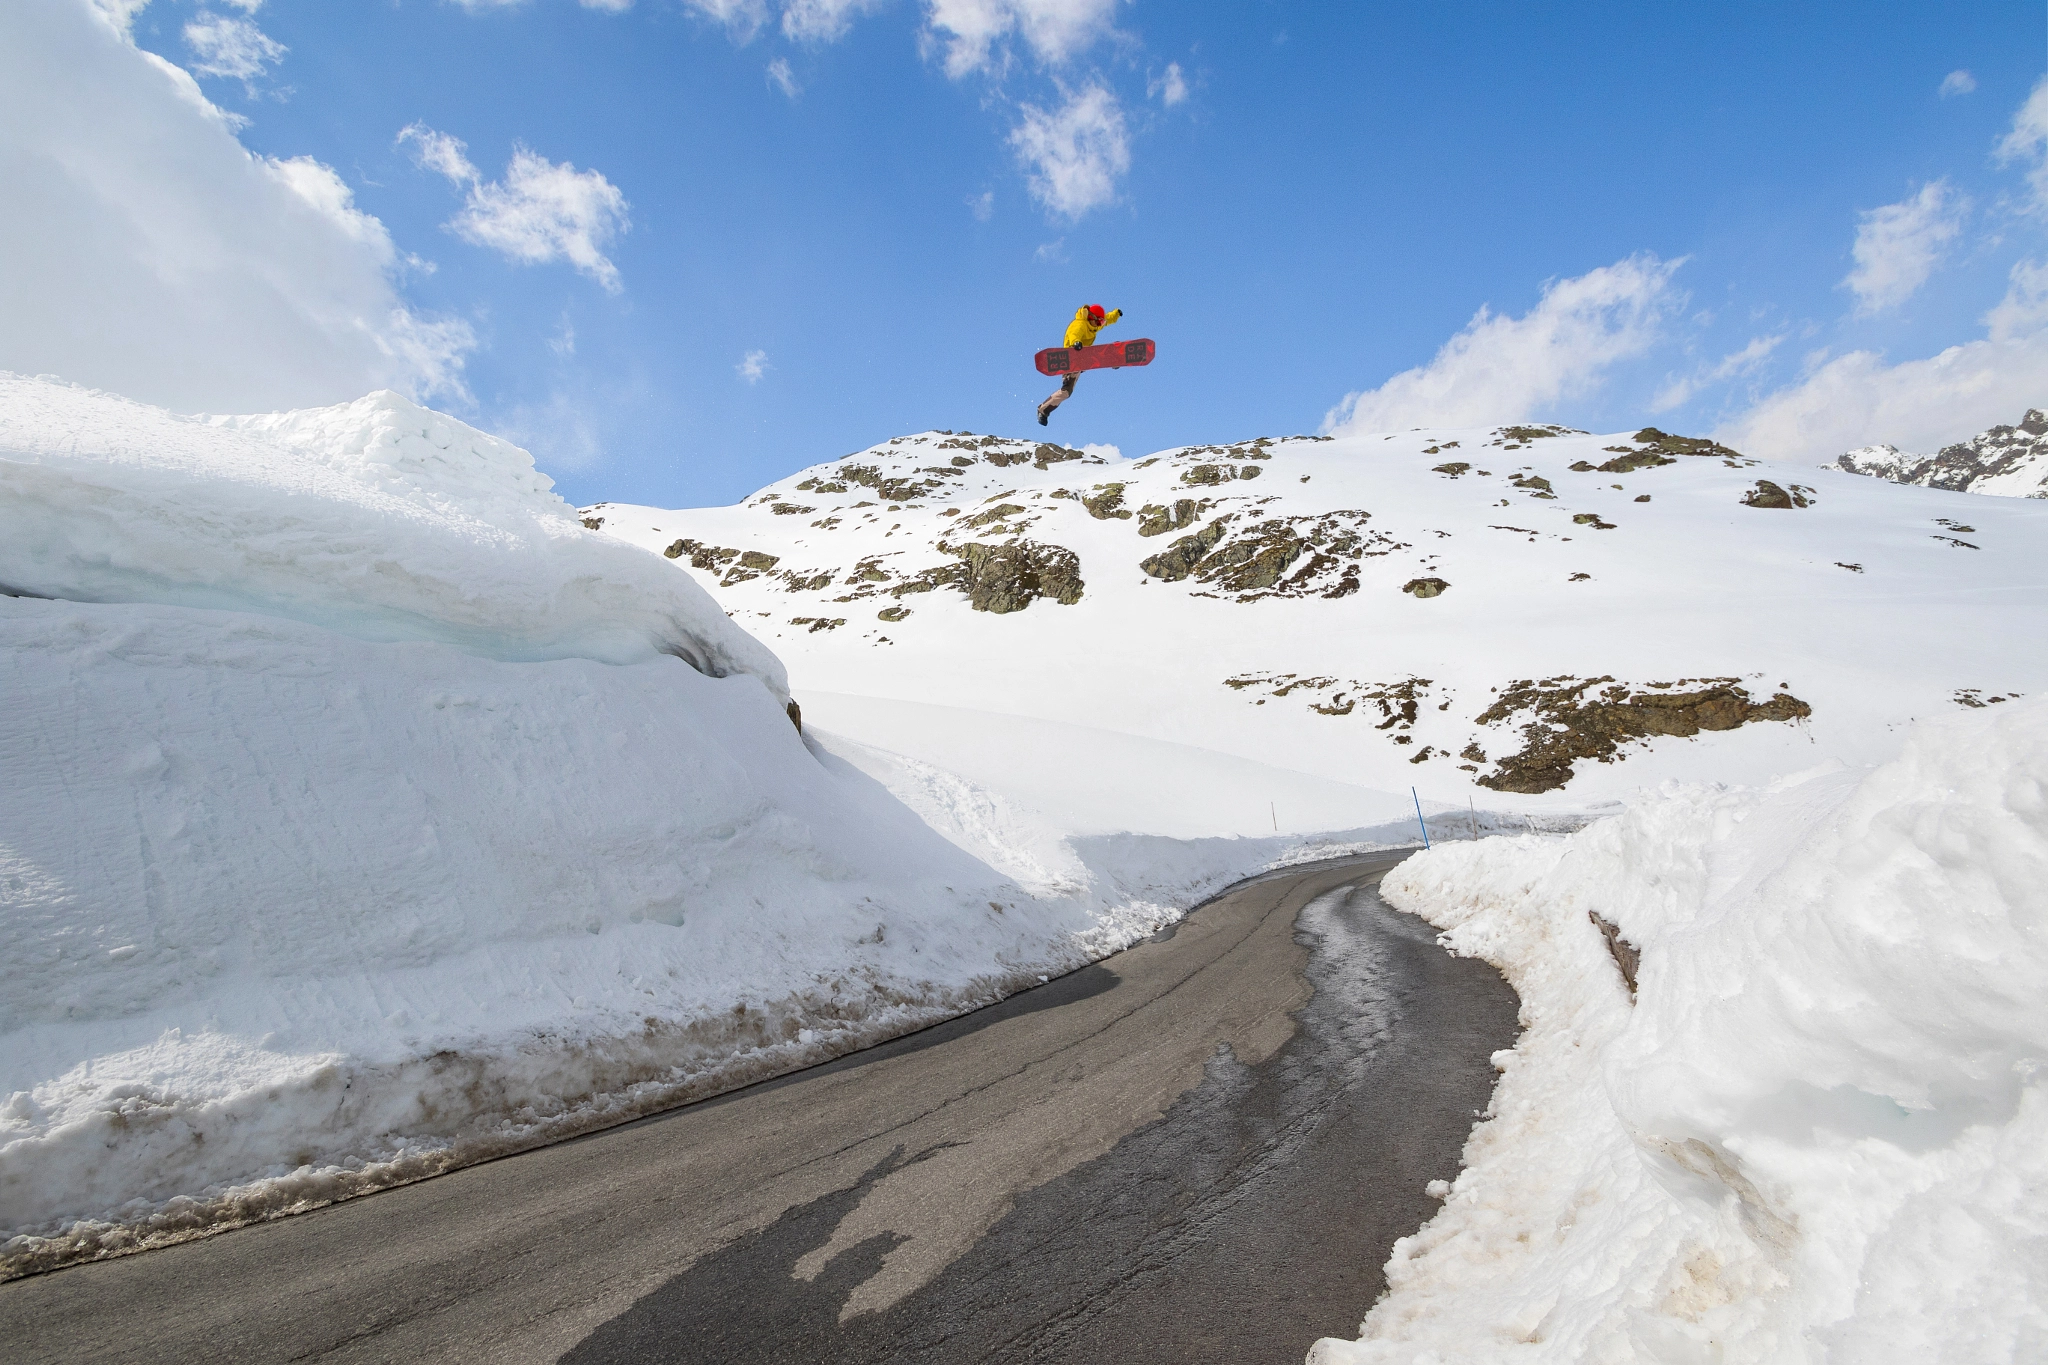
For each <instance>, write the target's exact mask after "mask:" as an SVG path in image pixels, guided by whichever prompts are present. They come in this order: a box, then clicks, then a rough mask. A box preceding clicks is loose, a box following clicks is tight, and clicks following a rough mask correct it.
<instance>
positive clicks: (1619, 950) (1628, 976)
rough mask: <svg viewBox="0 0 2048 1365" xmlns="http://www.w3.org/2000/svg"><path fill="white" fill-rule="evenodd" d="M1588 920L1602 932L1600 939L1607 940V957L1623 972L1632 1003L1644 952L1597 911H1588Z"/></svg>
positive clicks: (1623, 978)
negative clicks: (1637, 971) (1637, 973)
mask: <svg viewBox="0 0 2048 1365" xmlns="http://www.w3.org/2000/svg"><path fill="white" fill-rule="evenodd" d="M1586 918H1587V919H1590V920H1592V921H1593V927H1594V928H1596V929H1598V930H1599V931H1600V937H1602V938H1604V939H1606V940H1607V955H1608V956H1609V957H1611V958H1613V959H1614V965H1615V967H1616V968H1617V969H1618V970H1619V971H1620V972H1621V980H1622V984H1623V985H1625V986H1627V987H1628V998H1629V1001H1630V1002H1631V1003H1633V1002H1634V1001H1635V998H1636V969H1637V968H1638V967H1640V966H1642V962H1643V954H1642V950H1641V949H1639V948H1637V947H1636V945H1635V944H1633V943H1630V942H1629V941H1628V940H1627V939H1625V938H1623V937H1622V936H1621V929H1620V927H1619V926H1618V925H1615V924H1611V923H1609V922H1608V921H1607V920H1605V919H1602V918H1601V916H1600V912H1599V911H1597V910H1588V911H1587V912H1586Z"/></svg>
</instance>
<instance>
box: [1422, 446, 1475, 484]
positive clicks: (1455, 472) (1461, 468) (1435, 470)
mask: <svg viewBox="0 0 2048 1365" xmlns="http://www.w3.org/2000/svg"><path fill="white" fill-rule="evenodd" d="M1429 453H1430V454H1432V455H1434V454H1436V453H1437V452H1436V451H1435V450H1431V451H1430V452H1429ZM1471 469H1472V466H1471V465H1469V464H1467V463H1465V461H1463V460H1452V461H1450V462H1449V463H1448V464H1440V465H1436V466H1433V467H1432V468H1431V469H1430V471H1429V472H1430V473H1432V474H1448V475H1450V476H1451V477H1452V478H1454V479H1455V478H1457V477H1458V476H1459V475H1460V474H1465V473H1469V472H1471Z"/></svg>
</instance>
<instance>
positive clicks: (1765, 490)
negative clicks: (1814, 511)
mask: <svg viewBox="0 0 2048 1365" xmlns="http://www.w3.org/2000/svg"><path fill="white" fill-rule="evenodd" d="M1742 505H1743V506H1744V507H1771V508H1779V509H1786V510H1789V509H1791V508H1794V507H1811V506H1813V490H1812V489H1811V488H1808V487H1807V486H1806V485H1805V484H1799V483H1795V484H1793V485H1792V486H1791V487H1790V488H1780V487H1778V485H1776V484H1774V483H1772V482H1771V481H1770V480H1769V479H1758V480H1757V481H1756V487H1754V488H1752V489H1750V490H1749V491H1748V492H1747V493H1744V494H1743V495H1742Z"/></svg>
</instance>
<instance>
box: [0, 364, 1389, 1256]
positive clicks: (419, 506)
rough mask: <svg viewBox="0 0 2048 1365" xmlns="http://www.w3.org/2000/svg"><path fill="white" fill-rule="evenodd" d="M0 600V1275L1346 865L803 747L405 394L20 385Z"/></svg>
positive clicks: (483, 1140) (495, 444) (530, 1124)
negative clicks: (177, 410)
mask: <svg viewBox="0 0 2048 1365" xmlns="http://www.w3.org/2000/svg"><path fill="white" fill-rule="evenodd" d="M0 585H5V586H4V588H0V696H4V697H5V699H6V705H5V706H0V773H4V774H5V776H6V782H5V783H4V784H0V1239H5V1240H4V1245H0V1277H5V1276H6V1275H9V1274H18V1273H23V1272H26V1271H30V1270H34V1269H38V1268H43V1267H47V1266H50V1265H55V1264H60V1263H62V1262H64V1261H66V1260H71V1259H76V1258H79V1257H82V1256H92V1255H98V1254H104V1253H108V1252H113V1251H119V1250H123V1249H127V1248H132V1247H136V1246H143V1245H150V1244H154V1243H159V1242H162V1241H167V1240H174V1239H176V1238H179V1237H184V1236H190V1235H194V1234H196V1233H199V1232H204V1231H206V1230H208V1229H211V1228H218V1227H223V1226H231V1225H233V1224H235V1223H239V1222H245V1221H248V1220H251V1219H255V1218H261V1217H265V1216H269V1215H272V1214H275V1213H279V1212H285V1211H290V1210H293V1209H299V1208H305V1207H310V1206H312V1205H316V1204H318V1203H321V1202H324V1201H328V1200H332V1199H336V1198H343V1197H346V1196H348V1195H351V1194H355V1193H360V1192H363V1191H367V1190H372V1189H377V1188H381V1187H384V1186H388V1185H391V1184H394V1183H398V1182H401V1181H405V1180H410V1179H416V1178H419V1177H421V1176H425V1175H431V1174H433V1173H435V1172H438V1171H442V1170H446V1169H449V1168H451V1167H454V1166H457V1165H461V1164H465V1163H468V1162H471V1161H475V1160H479V1159H482V1158H486V1157H490V1156H494V1155H498V1154H501V1153H505V1152H510V1151H516V1150H519V1149H521V1148H524V1147H529V1146H533V1145H535V1144H538V1143H541V1142H546V1141H550V1140H554V1139H558V1138H561V1137H565V1136H568V1135H571V1134H574V1133H577V1132H583V1131H588V1130H590V1129H592V1128H596V1127H601V1126H604V1125H607V1124H610V1123H615V1122H618V1121H620V1120H622V1119H626V1118H630V1117H633V1116H635V1115H637V1114H642V1113H647V1112H652V1111H654V1110H658V1109H661V1108H666V1107H669V1106H672V1105H674V1104H677V1103H680V1102H683V1101H685V1100H688V1099H691V1098H695V1097H699V1096H702V1095H706V1094H711V1093H716V1092H718V1091H720V1090H724V1089H728V1088H730V1087H732V1086H734V1085H737V1084H742V1083H744V1082H747V1081H750V1080H754V1079H758V1078H761V1077H764V1076H768V1075H774V1074H779V1073H781V1072H784V1071H788V1070H790V1069H793V1068H795V1067H798V1066H802V1065H805V1064H808V1063H811V1062H816V1061H822V1060H825V1059H827V1058H829V1057H832V1056H835V1055H838V1054H839V1053H842V1052H845V1051H848V1050H850V1049H852V1048H855V1047H858V1046H862V1045H865V1044H867V1043H871V1042H875V1041H879V1040H880V1039H883V1038H886V1037H890V1036H894V1035H896V1034H899V1033H902V1032H904V1031H906V1030H908V1029H911V1028H915V1027H918V1026H920V1025H922V1024H925V1023H930V1022H934V1021H936V1020H938V1019H941V1018H944V1017H947V1016H950V1015H953V1014H956V1013H959V1012H960V1011H962V1010H966V1009H970V1008H973V1007H974V1006H976V1005H978V1004H981V1003H985V1002H987V1001H990V1000H993V999H996V998H999V997H1000V996H1002V995H1004V994H1007V993H1009V992H1011V991H1014V990H1016V989H1020V988H1022V987H1024V986H1028V985H1031V984H1035V983H1036V982H1037V981H1039V980H1042V979H1044V978H1046V977H1048V976H1050V975H1052V974H1054V973H1057V972H1062V971H1067V970H1070V969H1073V968H1076V967H1079V966H1082V965H1084V964H1085V963H1087V962H1089V961H1091V960H1093V959H1095V958H1096V957H1099V956H1101V955H1103V954H1105V953H1108V952H1112V951H1115V950H1116V949H1118V948H1121V947H1124V946H1126V945H1128V944H1129V943H1131V942H1134V941H1135V940H1137V939H1139V938H1141V937H1143V936H1144V935H1147V934H1150V933H1152V932H1154V931H1155V930H1157V929H1159V928H1161V927H1163V926H1164V925H1166V924H1168V923H1170V922H1172V921H1173V920H1174V919H1176V918H1178V917H1179V916H1180V915H1181V914H1182V913H1183V912H1184V911H1185V910H1186V909H1187V907H1188V906H1189V905H1191V904H1193V903H1195V902H1196V901H1199V900H1200V899H1201V898H1202V897H1203V896H1205V895H1207V894H1209V893H1210V892H1212V891H1214V890H1217V889H1219V888H1220V887H1221V886H1223V885H1225V884H1227V883H1228V882H1230V881H1232V880H1235V879H1236V878H1239V877H1242V876H1244V875H1247V874H1249V873H1252V872H1256V871H1259V870H1261V869H1263V868H1265V867H1267V866H1270V865H1271V864H1272V863H1274V862H1276V861H1280V860H1284V859H1287V858H1290V857H1302V856H1313V855H1314V853H1316V852H1318V851H1325V850H1326V849H1330V848H1332V846H1329V845H1326V844H1322V843H1319V842H1317V841H1315V840H1312V839H1304V838H1302V837H1299V836H1296V835H1277V836H1275V837H1271V838H1267V839H1239V838H1208V839H1199V840H1178V839H1174V838H1170V837H1160V836H1157V835H1151V834H1145V833H1133V832H1130V831H1129V830H1117V829H1114V828H1109V829H1099V830H1091V831H1089V832H1088V833H1087V837H1078V835H1077V832H1076V831H1075V830H1074V829H1073V828H1072V827H1071V825H1070V824H1068V825H1063V824H1062V823H1061V821H1060V820H1059V819H1058V818H1056V817H1055V816H1053V815H1049V814H1048V813H1047V812H1046V811H1044V810H1039V809H1033V808H1030V806H1029V803H1028V802H1019V801H1017V800H1015V799H1014V798H1012V797H1011V796H1008V795H1005V794H1004V793H1003V792H1000V791H995V790H991V789H989V788H986V787H984V786H983V785H981V784H979V783H977V782H976V781H975V780H974V779H972V778H971V777H963V776H961V775H959V774H956V773H952V772H949V771H947V770H946V769H945V768H944V767H943V766H942V765H939V764H935V763H933V762H931V761H929V760H927V759H920V758H916V757H912V756H903V755H893V754H890V753H888V752H886V751H885V750H884V749H882V748H877V747H874V746H872V745H863V744H861V743H858V742H856V741H855V740H853V739H840V738H835V737H833V736H831V735H829V734H818V735H813V736H810V737H806V736H803V735H800V734H799V732H798V731H797V729H796V728H795V727H793V726H792V725H791V724H790V722H789V718H788V717H787V715H786V714H785V712H784V706H785V703H786V699H787V694H786V691H785V689H784V686H783V673H782V669H781V665H780V664H779V663H778V662H777V660H776V659H775V658H774V657H773V656H772V655H770V654H769V653H768V651H767V650H766V649H765V648H763V647H762V646H760V645H759V644H758V643H756V642H755V641H754V640H753V639H752V638H751V637H749V636H747V635H746V634H744V633H743V632H742V631H741V630H739V629H738V628H737V627H735V626H734V625H733V624H732V623H731V622H729V621H728V620H727V619H726V617H725V616H724V614H723V613H722V612H721V611H720V610H719V609H718V608H717V607H716V606H715V605H714V604H713V603H712V602H711V600H710V599H709V597H707V596H706V594H705V593H704V592H703V590H702V589H700V588H698V587H697V586H696V585H695V584H694V583H693V582H692V581H691V579H690V577H689V575H688V573H687V572H684V571H682V570H680V569H679V568H678V567H677V566H675V565H674V564H672V563H671V562H669V561H667V560H664V559H662V558H660V557H659V556H657V555H653V554H649V553H648V552H647V551H645V550H643V549H640V548H636V547H634V546H632V545H630V544H626V543H624V542H622V541H619V540H616V539H613V538H610V537H606V536H599V535H594V534H592V533H591V532H590V531H588V530H587V529H586V528H584V527H583V526H582V525H580V524H579V523H578V521H577V519H576V518H575V517H574V516H573V514H572V513H571V511H570V509H568V508H567V507H566V506H565V505H564V504H562V503H561V502H560V500H559V499H557V498H555V497H554V496H553V494H552V493H550V492H549V489H548V482H547V480H546V479H544V478H542V477H541V476H540V475H538V474H536V473H535V472H534V471H533V467H532V462H531V460H530V459H529V458H528V457H527V456H526V454H525V453H524V452H523V451H520V450H518V449H516V448H515V447H512V446H509V445H506V444H505V443H504V442H501V441H497V440H495V439H494V438H491V437H489V436H486V435H484V434H483V433H480V432H476V431H473V430H471V429H470V428H468V427H465V426H463V425H462V424H461V423H459V422H455V421H453V420H451V419H448V418H445V417H442V416H440V415H438V414H434V413H430V412H426V411H424V410H422V409H418V408H415V407H413V406H412V405H411V404H409V403H406V402H405V401H404V400H402V399H399V398H396V397H394V396H392V395H388V394H379V395H372V396H371V397H369V398H366V399H363V400H361V401H360V402H357V403H353V404H348V405H345V406H343V407H338V408H330V409H323V410H319V411H314V412H305V413H285V414H275V415H270V416H262V417H243V418H181V417H175V416H172V415H171V414H168V413H165V412H162V411H161V410H158V409H154V408H148V407H144V406H142V405H139V404H135V403H131V402H128V401H126V400H123V399H120V398H116V397H113V396H111V395H106V394H98V393H93V392H90V391H87V390H83V389H78V388H75V387H71V386H67V385H63V384H58V383H53V382H49V381H39V380H27V379H21V378H19V377H15V376H5V375H0ZM764 684H765V685H764ZM1070 776H1071V778H1072V779H1073V780H1074V781H1075V782H1076V783H1087V782H1088V781H1089V780H1090V774H1089V772H1088V771H1087V770H1086V769H1085V768H1084V767H1081V766H1076V767H1075V768H1074V770H1073V771H1072V772H1071V773H1070ZM1366 795H1369V794H1360V793H1356V792H1354V793H1353V797H1354V798H1360V797H1363V796H1366ZM1395 837H1405V833H1404V834H1402V835H1397V836H1395Z"/></svg>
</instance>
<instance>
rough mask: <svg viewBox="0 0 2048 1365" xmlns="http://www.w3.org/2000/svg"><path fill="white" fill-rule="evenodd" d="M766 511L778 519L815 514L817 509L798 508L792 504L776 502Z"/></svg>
mask: <svg viewBox="0 0 2048 1365" xmlns="http://www.w3.org/2000/svg"><path fill="white" fill-rule="evenodd" d="M768 510H769V511H771V512H773V513H774V514H775V515H776V516H778V517H793V516H798V515H808V514H809V513H812V512H815V511H817V510H818V509H817V508H815V507H799V506H797V505H796V504H795V503H793V502H778V503H776V504H775V505H774V506H773V507H771V508H769V509H768Z"/></svg>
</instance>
